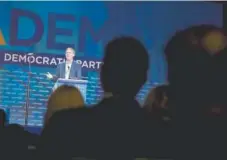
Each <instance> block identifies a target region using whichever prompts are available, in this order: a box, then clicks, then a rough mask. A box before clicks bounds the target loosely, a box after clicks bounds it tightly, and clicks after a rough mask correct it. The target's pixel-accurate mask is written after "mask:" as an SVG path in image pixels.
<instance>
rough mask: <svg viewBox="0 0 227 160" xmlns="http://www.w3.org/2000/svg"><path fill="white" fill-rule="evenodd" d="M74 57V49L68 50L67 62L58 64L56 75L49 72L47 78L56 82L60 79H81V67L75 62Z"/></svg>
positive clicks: (66, 53)
mask: <svg viewBox="0 0 227 160" xmlns="http://www.w3.org/2000/svg"><path fill="white" fill-rule="evenodd" d="M74 57H75V50H74V49H73V48H67V49H66V52H65V58H66V61H65V62H63V63H60V64H58V66H57V71H56V75H52V74H50V73H49V72H48V73H47V74H46V76H47V78H48V79H52V80H54V81H56V80H57V79H58V78H65V79H74V78H75V79H80V78H81V66H80V65H79V64H78V63H76V62H75V61H74V60H73V59H74Z"/></svg>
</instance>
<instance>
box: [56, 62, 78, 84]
mask: <svg viewBox="0 0 227 160" xmlns="http://www.w3.org/2000/svg"><path fill="white" fill-rule="evenodd" d="M65 65H66V63H65V62H63V63H60V64H58V66H57V71H56V75H55V76H54V80H57V79H58V78H65ZM69 78H78V79H80V78H81V66H80V65H79V64H78V63H76V61H73V63H72V66H71V69H70V74H69Z"/></svg>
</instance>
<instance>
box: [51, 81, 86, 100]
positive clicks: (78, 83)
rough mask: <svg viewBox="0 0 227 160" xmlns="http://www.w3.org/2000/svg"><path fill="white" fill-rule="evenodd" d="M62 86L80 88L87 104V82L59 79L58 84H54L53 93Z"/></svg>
mask: <svg viewBox="0 0 227 160" xmlns="http://www.w3.org/2000/svg"><path fill="white" fill-rule="evenodd" d="M61 85H68V86H73V87H76V88H78V89H79V90H80V92H81V94H82V96H83V98H84V101H85V102H86V92H87V80H77V79H64V78H58V80H57V82H56V83H55V84H54V87H53V89H52V91H54V90H55V89H57V88H58V87H60V86H61Z"/></svg>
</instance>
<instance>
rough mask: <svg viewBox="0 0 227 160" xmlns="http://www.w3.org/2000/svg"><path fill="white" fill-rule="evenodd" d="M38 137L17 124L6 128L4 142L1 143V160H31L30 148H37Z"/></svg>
mask: <svg viewBox="0 0 227 160" xmlns="http://www.w3.org/2000/svg"><path fill="white" fill-rule="evenodd" d="M37 141H38V136H37V135H34V134H31V133H30V132H28V131H25V130H24V128H23V127H22V126H20V125H17V124H10V125H7V126H6V127H5V128H4V131H3V140H2V141H1V143H0V145H1V158H2V157H4V158H2V159H5V160H11V159H12V160H13V159H17V158H19V159H31V158H33V155H32V153H31V152H30V150H29V149H30V147H31V146H32V147H35V146H36V144H37Z"/></svg>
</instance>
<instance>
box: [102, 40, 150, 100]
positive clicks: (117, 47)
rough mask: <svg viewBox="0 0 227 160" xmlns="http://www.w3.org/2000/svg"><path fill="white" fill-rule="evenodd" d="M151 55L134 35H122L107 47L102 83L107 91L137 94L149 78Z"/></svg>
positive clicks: (116, 93) (125, 94)
mask: <svg viewBox="0 0 227 160" xmlns="http://www.w3.org/2000/svg"><path fill="white" fill-rule="evenodd" d="M148 66H149V57H148V53H147V50H146V49H145V47H144V46H143V44H142V43H141V42H140V41H138V40H137V39H135V38H132V37H120V38H116V39H114V40H112V41H110V42H109V43H108V44H107V45H106V47H105V55H104V58H103V65H102V67H101V83H102V87H103V89H104V91H105V92H110V93H112V94H113V95H124V96H132V97H133V96H135V95H136V94H137V92H138V91H139V90H140V88H141V86H142V85H143V84H144V83H145V82H146V80H147V71H148Z"/></svg>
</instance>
